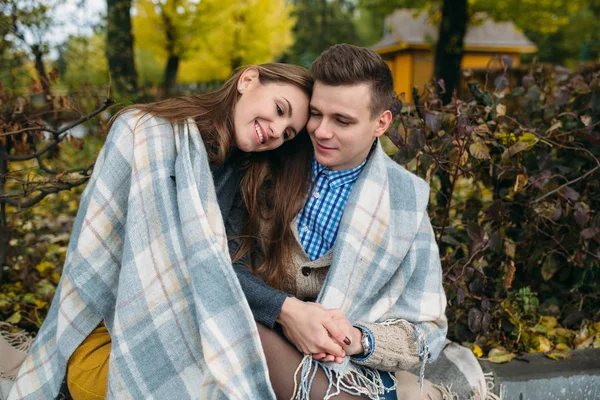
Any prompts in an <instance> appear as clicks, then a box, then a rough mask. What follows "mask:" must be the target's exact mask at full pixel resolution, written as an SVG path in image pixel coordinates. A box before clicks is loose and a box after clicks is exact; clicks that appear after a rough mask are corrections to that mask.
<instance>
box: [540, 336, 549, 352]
mask: <svg viewBox="0 0 600 400" xmlns="http://www.w3.org/2000/svg"><path fill="white" fill-rule="evenodd" d="M538 340H539V342H540V344H539V346H538V351H539V352H541V353H546V352H548V351H550V350H552V343H550V341H549V340H548V338H546V337H545V336H538Z"/></svg>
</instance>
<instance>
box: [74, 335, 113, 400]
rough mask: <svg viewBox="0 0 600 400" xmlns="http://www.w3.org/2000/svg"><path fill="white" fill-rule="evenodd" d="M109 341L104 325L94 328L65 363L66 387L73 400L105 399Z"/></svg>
mask: <svg viewBox="0 0 600 400" xmlns="http://www.w3.org/2000/svg"><path fill="white" fill-rule="evenodd" d="M110 345H111V340H110V335H109V333H108V331H107V330H106V327H104V325H101V326H99V327H98V328H96V329H95V330H94V331H93V332H92V333H91V334H90V335H89V336H88V337H87V338H86V339H85V340H84V341H83V342H82V343H81V345H80V346H79V347H78V348H77V349H76V350H75V351H74V352H73V354H72V355H71V358H69V361H68V363H67V387H68V388H69V393H70V394H71V397H73V399H74V400H96V399H104V398H105V397H106V386H107V383H108V361H109V357H110V347H111V346H110Z"/></svg>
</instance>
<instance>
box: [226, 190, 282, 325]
mask: <svg viewBox="0 0 600 400" xmlns="http://www.w3.org/2000/svg"><path fill="white" fill-rule="evenodd" d="M245 213H246V212H245V210H244V207H243V206H242V202H241V196H240V194H239V191H238V194H237V195H236V198H235V200H234V202H233V206H232V207H231V210H230V212H229V215H228V216H227V220H226V221H225V229H226V231H227V237H229V238H233V239H229V243H228V244H229V254H231V255H232V257H233V255H234V254H235V252H236V251H237V249H238V247H239V246H240V240H239V238H236V236H239V234H240V233H241V232H242V227H243V224H244V220H245ZM233 269H234V271H235V273H236V275H237V277H238V280H239V281H240V285H241V286H242V290H243V291H244V294H245V295H246V299H247V300H248V304H249V305H250V309H251V310H252V314H253V315H254V319H255V320H256V322H259V323H261V324H263V325H265V326H267V327H269V328H273V327H274V326H275V321H276V320H277V318H278V317H279V313H280V312H281V307H282V306H283V302H284V301H285V299H286V298H287V297H290V296H291V295H289V294H286V293H284V292H281V291H279V290H277V289H274V288H272V287H270V286H268V285H267V284H266V283H264V282H263V281H262V279H260V278H259V277H257V276H256V275H254V274H253V273H252V271H251V270H250V267H249V266H248V258H247V256H244V257H242V258H241V259H239V260H237V261H236V262H235V263H233Z"/></svg>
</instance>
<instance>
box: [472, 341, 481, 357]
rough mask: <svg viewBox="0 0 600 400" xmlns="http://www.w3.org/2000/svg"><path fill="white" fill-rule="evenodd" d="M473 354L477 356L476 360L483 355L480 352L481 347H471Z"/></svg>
mask: <svg viewBox="0 0 600 400" xmlns="http://www.w3.org/2000/svg"><path fill="white" fill-rule="evenodd" d="M473 354H475V356H477V358H479V357H481V356H482V355H483V350H481V347H479V346H477V345H476V344H474V345H473Z"/></svg>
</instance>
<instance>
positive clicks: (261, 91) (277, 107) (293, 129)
mask: <svg viewBox="0 0 600 400" xmlns="http://www.w3.org/2000/svg"><path fill="white" fill-rule="evenodd" d="M238 90H239V91H240V94H241V96H240V98H239V100H238V102H237V103H236V105H235V109H234V111H233V126H234V129H235V132H234V138H235V143H236V145H237V147H238V148H239V149H240V150H242V151H245V152H255V151H266V150H273V149H276V148H277V147H279V146H281V145H282V144H283V142H284V141H287V140H291V139H293V138H294V137H295V136H296V135H297V134H298V132H300V131H301V130H302V128H304V126H305V125H306V122H307V121H308V104H309V98H308V96H307V95H306V93H304V91H302V89H300V88H298V87H297V86H294V85H292V84H289V83H267V84H262V83H260V81H259V80H258V70H256V69H254V68H248V69H247V70H245V71H244V72H243V73H242V75H241V76H240V79H239V81H238Z"/></svg>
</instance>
